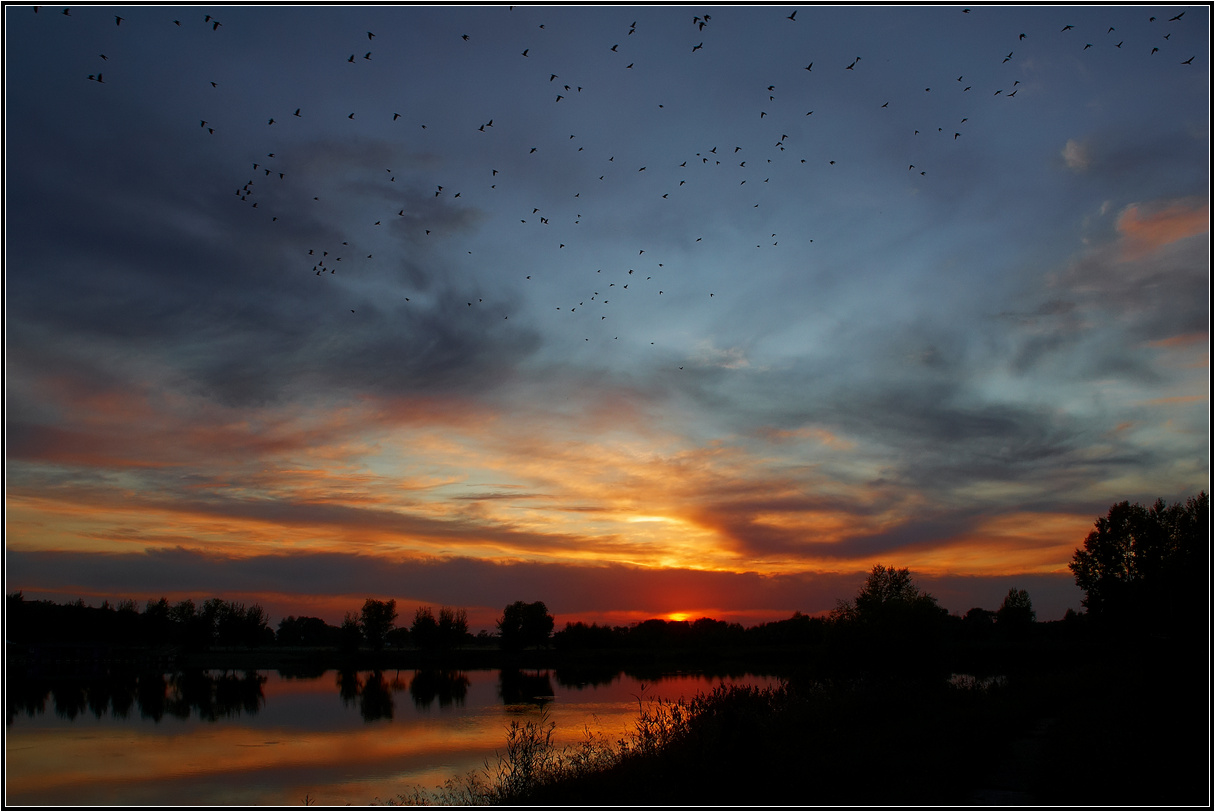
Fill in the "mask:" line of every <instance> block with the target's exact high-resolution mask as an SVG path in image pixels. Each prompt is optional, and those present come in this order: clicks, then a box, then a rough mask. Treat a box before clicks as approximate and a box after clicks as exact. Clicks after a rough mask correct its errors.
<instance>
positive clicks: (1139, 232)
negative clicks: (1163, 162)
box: [1118, 198, 1211, 260]
mask: <svg viewBox="0 0 1215 812" xmlns="http://www.w3.org/2000/svg"><path fill="white" fill-rule="evenodd" d="M1210 218H1211V209H1210V205H1209V204H1208V203H1207V202H1206V201H1205V200H1199V199H1197V198H1187V199H1184V200H1177V201H1163V202H1158V203H1156V204H1154V205H1153V204H1147V205H1140V204H1137V203H1136V204H1132V205H1130V206H1127V207H1126V208H1125V209H1123V211H1122V214H1120V215H1119V216H1118V232H1119V233H1120V234H1121V235H1122V243H1121V247H1122V256H1123V258H1124V259H1126V260H1134V259H1139V258H1141V257H1143V256H1145V255H1147V254H1150V253H1152V252H1153V251H1155V250H1156V249H1158V248H1161V247H1163V246H1165V245H1169V244H1170V243H1174V242H1177V241H1178V240H1183V239H1185V238H1186V237H1193V236H1195V235H1198V234H1203V233H1205V232H1206V231H1208V230H1209V228H1210Z"/></svg>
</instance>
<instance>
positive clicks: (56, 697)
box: [51, 680, 88, 719]
mask: <svg viewBox="0 0 1215 812" xmlns="http://www.w3.org/2000/svg"><path fill="white" fill-rule="evenodd" d="M51 700H52V702H54V704H55V715H56V716H62V717H63V718H65V719H75V718H76V717H77V716H79V715H80V714H81V713H84V709H85V708H86V707H88V695H87V694H86V692H85V690H84V685H83V683H80V682H77V681H75V680H60V681H56V682H55V683H53V684H52V685H51Z"/></svg>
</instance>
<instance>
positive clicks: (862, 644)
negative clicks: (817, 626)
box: [829, 564, 949, 670]
mask: <svg viewBox="0 0 1215 812" xmlns="http://www.w3.org/2000/svg"><path fill="white" fill-rule="evenodd" d="M829 617H830V621H831V636H830V638H829V640H830V642H831V644H832V645H833V646H834V647H835V648H836V653H837V654H838V655H841V657H843V658H844V659H845V660H849V661H851V660H855V661H856V662H858V663H861V664H868V665H870V666H874V667H880V668H883V669H892V670H906V669H909V668H918V667H921V666H924V665H930V664H931V663H932V662H933V661H934V658H935V656H936V654H937V650H936V649H937V646H938V644H939V643H940V638H941V637H942V636H943V634H944V632H945V629H946V628H947V624H948V621H949V612H948V611H947V610H946V609H945V608H944V607H942V606H940V605H939V604H937V601H936V598H934V597H933V596H932V595H930V594H928V593H927V592H921V591H920V590H919V589H918V588H917V587H916V585H915V584H914V583H913V582H912V580H911V572H910V571H909V570H908V569H907V568H905V567H904V568H903V569H895V568H894V567H887V566H883V565H882V564H876V565H874V567H873V570H872V571H871V572H870V573H869V575H868V577H867V578H866V579H865V584H864V586H862V587H861V590H860V591H859V592H858V593H857V595H856V597H855V598H854V599H853V600H851V601H844V600H841V601H839V602H838V603H837V604H836V607H835V609H833V610H831V614H830V616H829Z"/></svg>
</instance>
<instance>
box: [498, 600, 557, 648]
mask: <svg viewBox="0 0 1215 812" xmlns="http://www.w3.org/2000/svg"><path fill="white" fill-rule="evenodd" d="M552 633H553V616H552V615H550V614H549V613H548V607H547V606H545V605H544V602H543V601H536V602H535V603H525V602H523V601H515V602H514V603H512V604H511V605H510V606H507V607H506V608H505V609H504V610H502V617H501V618H499V619H498V635H499V637H500V639H501V641H502V647H503V648H505V649H520V648H524V647H525V646H544V645H547V644H548V639H549V635H551V634H552Z"/></svg>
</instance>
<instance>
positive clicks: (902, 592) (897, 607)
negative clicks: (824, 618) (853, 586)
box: [831, 564, 947, 623]
mask: <svg viewBox="0 0 1215 812" xmlns="http://www.w3.org/2000/svg"><path fill="white" fill-rule="evenodd" d="M942 613H945V614H947V613H946V611H945V610H944V609H942V608H941V607H940V606H938V605H937V601H936V598H934V597H933V596H932V595H930V594H928V593H927V592H921V591H920V590H919V589H917V588H916V585H915V584H914V583H913V582H912V580H911V571H910V570H908V569H907V568H906V567H904V568H903V569H895V568H894V567H886V566H884V565H882V564H874V566H873V570H872V571H870V573H869V576H868V577H867V578H866V579H865V585H864V586H863V587H861V590H860V592H858V593H857V594H856V597H855V598H854V599H853V600H851V601H845V600H841V601H839V602H838V603H837V604H836V607H835V609H833V610H832V611H831V618H832V619H833V620H836V621H856V622H861V623H882V622H885V621H888V620H891V619H896V618H906V617H909V616H914V615H917V614H922V615H928V616H934V615H939V614H942Z"/></svg>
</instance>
